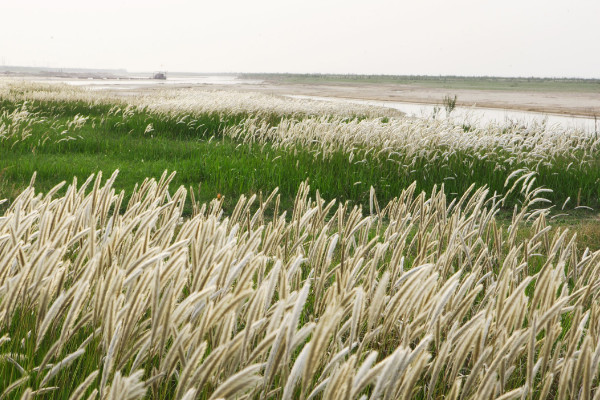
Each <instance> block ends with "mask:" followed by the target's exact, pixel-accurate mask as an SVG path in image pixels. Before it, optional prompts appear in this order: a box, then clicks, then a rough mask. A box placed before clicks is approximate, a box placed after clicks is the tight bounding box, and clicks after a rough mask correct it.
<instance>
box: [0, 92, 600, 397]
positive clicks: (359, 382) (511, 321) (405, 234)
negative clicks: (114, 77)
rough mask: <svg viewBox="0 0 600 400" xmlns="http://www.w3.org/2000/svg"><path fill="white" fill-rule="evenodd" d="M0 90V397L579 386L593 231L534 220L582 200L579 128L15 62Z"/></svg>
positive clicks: (593, 325) (590, 370) (592, 348)
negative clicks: (37, 76)
mask: <svg viewBox="0 0 600 400" xmlns="http://www.w3.org/2000/svg"><path fill="white" fill-rule="evenodd" d="M0 107H1V108H0V170H1V171H2V173H1V178H0V199H2V198H5V199H6V200H5V201H3V200H0V398H14V399H32V398H37V397H41V398H48V399H83V398H86V399H138V398H156V399H163V398H165V399H186V400H191V399H219V398H224V399H258V398H261V399H262V398H266V399H292V398H301V399H313V398H314V399H345V398H353V399H354V398H357V399H412V398H418V399H432V398H450V399H471V398H477V399H517V398H534V399H544V398H557V399H566V398H582V399H592V398H593V399H598V398H600V375H599V373H598V367H599V366H600V344H599V343H600V319H599V316H600V308H599V306H598V297H599V296H600V278H599V276H600V275H599V272H600V271H599V270H600V251H598V250H597V249H590V248H587V246H585V245H582V243H581V242H580V241H579V240H578V237H577V234H573V232H571V231H570V230H569V229H567V228H566V227H565V226H563V225H561V224H554V222H553V218H556V217H557V215H558V214H559V213H573V212H575V213H577V212H581V209H582V208H586V209H587V207H595V206H597V205H598V179H599V178H600V176H599V175H600V169H599V168H598V162H599V160H600V158H599V154H598V151H599V150H598V146H599V142H598V139H597V138H595V137H593V136H590V135H589V134H586V133H584V132H577V131H564V130H559V129H557V128H555V127H549V126H544V125H537V126H522V125H518V124H512V125H504V126H491V125H490V126H484V127H479V126H474V125H469V124H456V123H453V122H452V121H447V120H439V119H431V120H421V119H412V118H406V117H404V116H402V115H397V114H391V111H389V110H384V109H377V108H370V107H363V106H350V105H348V106H346V105H343V106H341V105H338V104H327V103H319V102H311V101H306V100H294V99H284V98H279V97H274V96H267V95H259V94H250V93H230V92H227V93H224V92H211V91H187V90H177V91H164V92H152V93H149V94H147V95H144V96H142V95H140V96H135V97H125V96H120V97H118V96H114V95H110V94H107V93H103V92H94V91H88V90H82V89H74V88H70V87H66V86H54V85H37V84H29V83H23V82H3V83H2V84H0ZM166 170H168V172H165V171H166ZM61 182H62V183H61ZM65 182H66V183H65Z"/></svg>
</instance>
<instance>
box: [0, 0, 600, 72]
mask: <svg viewBox="0 0 600 400" xmlns="http://www.w3.org/2000/svg"><path fill="white" fill-rule="evenodd" d="M599 18H600V1H598V0H569V1H565V0H560V1H558V0H544V1H541V0H503V1H499V0H494V1H488V0H412V1H385V0H368V1H365V0H361V1H358V0H298V1H296V0H292V1H287V0H252V1H249V0H235V1H234V0H220V1H198V0H196V1H193V0H169V1H166V0H163V1H157V0H102V1H99V0H96V1H88V0H77V1H75V0H52V1H48V0H0V65H24V66H37V67H41V66H45V67H52V68H69V67H72V68H124V69H127V70H128V71H131V72H134V71H156V70H167V71H187V72H290V73H341V74H389V75H464V76H473V75H476V76H482V75H487V76H539V77H582V78H600V19H599Z"/></svg>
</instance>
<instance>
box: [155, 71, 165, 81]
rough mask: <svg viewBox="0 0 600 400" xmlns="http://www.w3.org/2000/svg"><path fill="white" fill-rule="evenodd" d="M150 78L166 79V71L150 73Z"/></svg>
mask: <svg viewBox="0 0 600 400" xmlns="http://www.w3.org/2000/svg"><path fill="white" fill-rule="evenodd" d="M152 79H163V80H166V79H167V73H166V72H155V73H154V74H153V75H152Z"/></svg>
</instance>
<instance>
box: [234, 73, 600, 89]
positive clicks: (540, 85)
mask: <svg viewBox="0 0 600 400" xmlns="http://www.w3.org/2000/svg"><path fill="white" fill-rule="evenodd" d="M241 76H242V77H244V78H248V79H265V80H273V81H281V82H295V83H336V82H339V83H356V84H368V83H373V84H375V83H389V84H399V85H418V86H427V87H439V88H448V89H487V90H509V91H510V90H532V91H575V92H578V91H583V92H590V91H598V90H600V79H581V78H535V77H530V78H528V77H515V78H505V77H493V76H428V75H353V74H345V75H340V74H285V73H282V74H242V75H241Z"/></svg>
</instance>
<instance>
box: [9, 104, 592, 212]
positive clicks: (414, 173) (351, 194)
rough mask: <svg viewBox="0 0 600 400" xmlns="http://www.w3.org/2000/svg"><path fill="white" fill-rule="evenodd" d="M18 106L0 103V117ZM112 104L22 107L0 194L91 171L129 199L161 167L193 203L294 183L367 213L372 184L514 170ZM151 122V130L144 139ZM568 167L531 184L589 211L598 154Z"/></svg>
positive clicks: (495, 183)
mask: <svg viewBox="0 0 600 400" xmlns="http://www.w3.org/2000/svg"><path fill="white" fill-rule="evenodd" d="M20 106H21V103H16V102H10V101H7V100H4V101H2V102H1V103H0V107H1V108H0V112H2V111H12V110H14V109H16V108H18V107H20ZM111 108H112V105H110V104H93V105H91V104H87V103H84V102H43V103H42V102H33V103H28V109H29V110H30V111H32V112H36V113H38V115H40V116H42V117H43V118H41V121H40V122H39V123H36V124H34V125H33V127H32V128H31V129H32V132H31V137H29V138H27V139H26V140H25V141H23V142H19V143H16V144H13V143H12V142H11V141H0V198H8V199H9V200H12V199H14V198H15V197H16V196H17V195H18V193H19V192H20V191H21V190H22V189H23V188H24V187H26V186H27V185H28V184H29V182H30V179H31V176H32V175H33V173H34V172H37V179H36V189H37V190H39V191H43V192H45V191H47V190H49V189H50V188H52V187H53V186H55V185H56V184H57V183H58V182H60V181H63V180H65V181H67V182H70V181H71V180H72V179H73V177H74V176H75V177H77V178H78V179H79V180H80V181H81V180H85V179H86V178H87V177H88V176H89V175H90V174H92V173H96V172H98V171H102V172H103V173H104V174H105V175H110V174H111V173H112V172H113V171H114V170H116V169H118V170H119V171H120V173H119V177H118V178H117V181H116V183H115V187H116V188H117V189H119V190H120V189H124V190H126V192H128V193H130V192H131V189H132V188H133V186H134V185H135V184H136V183H139V182H141V181H143V180H144V179H145V178H146V177H155V178H158V177H160V175H161V174H162V173H163V171H165V170H170V171H173V170H175V171H177V175H176V177H175V180H174V181H173V184H172V187H173V188H175V187H177V186H179V185H184V186H185V187H186V188H189V187H190V186H191V187H193V188H194V189H195V190H196V189H197V188H198V185H199V184H201V189H200V193H199V195H198V194H197V193H196V198H197V199H198V200H199V201H201V202H205V201H209V200H211V199H213V198H214V197H215V196H217V194H221V195H223V196H225V199H226V201H225V210H226V212H227V211H228V210H229V211H230V210H231V209H232V207H233V205H234V203H235V201H237V198H238V197H239V195H240V194H242V193H245V194H253V193H259V192H261V191H262V192H263V194H265V195H266V194H267V193H270V192H271V191H272V190H273V189H275V188H276V187H279V193H280V194H281V207H282V208H283V209H290V208H291V206H292V205H293V201H294V198H295V194H296V190H297V188H298V185H299V184H300V183H301V182H303V181H305V180H307V179H308V180H309V182H310V184H311V188H312V190H319V192H320V193H321V195H322V196H323V197H324V198H326V199H334V198H336V199H338V200H342V201H346V200H350V201H352V202H354V203H359V204H362V205H363V206H365V207H368V204H369V190H370V186H373V187H375V189H376V191H377V196H378V199H379V202H380V204H385V203H386V202H387V201H388V200H390V199H392V198H393V197H395V196H397V195H398V194H399V193H400V192H401V190H402V189H404V188H405V187H407V186H408V185H410V184H411V183H412V182H413V181H417V185H418V187H417V189H418V190H425V191H430V190H431V189H432V188H433V186H434V185H438V186H439V185H440V184H442V183H444V185H445V187H446V192H447V193H449V194H450V195H451V196H458V195H461V194H462V193H464V191H465V190H466V189H467V188H468V187H469V186H470V185H471V184H473V183H475V184H476V185H477V186H483V185H487V186H489V187H490V189H491V192H492V193H493V192H494V191H496V192H498V193H501V192H503V190H505V188H504V182H505V180H506V177H507V176H508V175H509V174H510V173H511V172H512V171H513V170H515V169H517V168H520V167H521V166H520V165H519V164H518V162H517V163H515V164H512V165H506V166H505V168H501V169H498V168H497V165H498V164H502V163H504V162H505V161H504V159H505V158H504V157H503V155H502V153H500V152H498V153H497V154H491V155H490V157H488V158H485V159H481V158H479V157H476V155H475V154H470V153H469V152H466V151H465V152H455V153H452V154H451V155H450V156H449V158H448V159H447V160H445V161H441V160H440V161H434V162H431V160H429V159H428V158H426V157H421V158H418V159H416V160H414V161H415V162H414V165H413V166H412V167H411V168H410V170H407V169H404V168H403V167H402V166H399V165H398V164H396V163H393V162H389V161H386V159H385V158H383V156H377V155H374V154H373V153H374V152H369V153H368V155H367V156H366V157H365V158H364V160H365V161H362V158H363V157H362V156H359V155H360V153H361V150H360V149H359V150H357V152H356V153H357V157H355V159H354V160H353V162H351V163H349V162H348V156H347V155H346V154H345V153H343V152H341V151H340V152H337V153H333V154H332V155H331V156H329V157H327V158H323V157H319V156H315V154H314V152H313V151H314V150H311V149H310V148H301V147H296V148H288V149H281V148H275V147H273V146H272V145H271V144H268V143H267V144H265V145H260V144H241V143H239V142H236V141H234V140H232V139H230V138H228V137H224V136H223V135H222V134H221V133H222V131H223V129H224V128H225V127H227V126H233V125H237V124H238V123H239V122H240V121H242V120H243V119H244V118H246V117H248V115H245V114H234V115H232V114H219V113H207V114H198V115H190V116H188V117H187V118H185V119H184V120H182V116H181V115H168V114H157V113H155V112H151V111H148V110H138V111H136V112H133V113H128V114H127V113H126V114H127V115H125V116H124V115H123V113H122V112H114V110H113V111H112V112H109V111H110V110H111ZM76 115H83V116H86V117H88V120H87V122H86V123H85V124H84V125H83V126H82V127H81V128H79V129H76V130H73V131H72V132H71V131H69V132H68V133H66V134H64V135H63V136H68V135H70V136H72V137H73V138H74V140H69V141H62V142H58V143H57V142H56V140H48V141H47V142H46V143H45V144H43V145H40V144H39V143H38V142H39V138H40V137H42V135H44V134H45V133H46V132H48V131H49V130H52V129H54V130H56V132H55V133H54V135H55V137H61V136H57V135H59V133H58V132H59V131H60V130H61V129H63V127H64V126H65V125H66V124H67V123H68V121H70V120H72V119H73V118H74V117H75V116H76ZM280 118H282V116H276V115H273V116H271V117H270V118H269V121H270V123H271V124H273V125H275V124H277V123H278V121H279V119H280ZM149 124H152V126H153V127H154V130H153V131H151V132H146V133H145V131H146V127H147V126H148V125H149ZM57 126H58V127H59V128H56V127H57ZM573 157H575V155H573ZM357 160H361V161H360V162H357ZM570 161H571V159H565V160H554V162H553V163H552V165H551V166H546V167H543V166H540V167H539V174H538V178H537V184H539V185H543V186H545V187H548V188H551V189H552V190H553V191H554V193H552V194H551V195H550V197H549V198H550V199H551V200H553V201H554V202H555V204H559V205H560V204H562V202H563V201H564V200H565V199H566V198H567V197H571V199H572V201H571V202H570V204H569V205H570V206H575V205H577V199H578V202H579V204H582V205H590V206H596V205H597V204H598V198H599V195H600V185H598V182H600V157H599V158H598V162H597V163H596V164H593V165H591V166H589V167H586V168H585V169H583V168H581V169H578V168H575V167H572V168H570V169H568V170H567V168H566V167H567V165H568V164H569V163H570ZM125 204H126V202H125ZM0 207H2V206H0Z"/></svg>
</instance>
